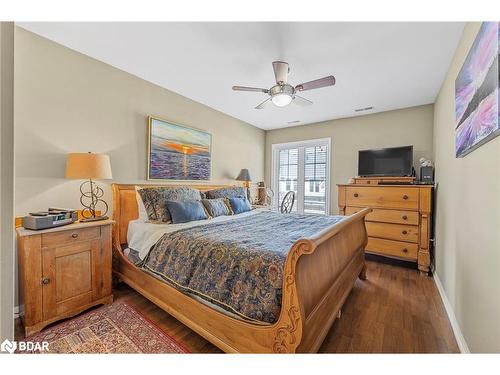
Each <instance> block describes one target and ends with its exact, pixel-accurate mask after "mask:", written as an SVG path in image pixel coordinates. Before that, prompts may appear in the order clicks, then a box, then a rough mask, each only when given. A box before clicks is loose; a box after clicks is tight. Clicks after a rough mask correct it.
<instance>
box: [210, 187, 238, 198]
mask: <svg viewBox="0 0 500 375" xmlns="http://www.w3.org/2000/svg"><path fill="white" fill-rule="evenodd" d="M205 195H206V197H207V198H208V199H216V198H234V197H246V196H247V190H246V189H245V188H244V187H241V186H232V187H227V188H220V189H214V190H209V191H206V192H205Z"/></svg>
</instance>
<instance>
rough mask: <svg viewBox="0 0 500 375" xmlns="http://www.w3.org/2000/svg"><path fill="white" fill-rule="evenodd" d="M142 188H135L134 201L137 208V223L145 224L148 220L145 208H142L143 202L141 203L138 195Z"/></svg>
mask: <svg viewBox="0 0 500 375" xmlns="http://www.w3.org/2000/svg"><path fill="white" fill-rule="evenodd" d="M141 189H142V188H141V187H140V186H136V187H135V199H136V200H137V207H139V218H138V219H137V220H138V221H144V222H147V221H148V220H149V217H148V213H147V211H146V207H145V206H144V202H143V201H142V198H141V195H140V194H139V190H141Z"/></svg>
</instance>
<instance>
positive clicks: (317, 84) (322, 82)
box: [295, 76, 335, 91]
mask: <svg viewBox="0 0 500 375" xmlns="http://www.w3.org/2000/svg"><path fill="white" fill-rule="evenodd" d="M333 85H335V77H334V76H328V77H323V78H320V79H315V80H314V81H309V82H304V83H301V84H300V85H297V86H295V91H306V90H313V89H319V88H321V87H326V86H333Z"/></svg>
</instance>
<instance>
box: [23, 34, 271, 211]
mask: <svg viewBox="0 0 500 375" xmlns="http://www.w3.org/2000/svg"><path fill="white" fill-rule="evenodd" d="M15 58H16V60H15V116H16V122H15V129H16V143H15V148H16V159H17V162H16V170H15V173H16V200H15V212H16V215H24V214H26V213H27V212H30V211H36V210H41V209H47V207H48V206H62V207H79V191H78V185H79V183H80V182H78V181H67V180H65V179H64V167H65V154H66V153H68V152H86V151H92V152H105V153H108V154H109V155H110V157H111V164H112V169H113V176H114V181H116V182H132V183H133V182H141V181H144V180H145V178H146V164H147V151H146V147H147V138H146V116H147V115H155V116H159V117H162V118H165V119H168V120H171V121H174V122H177V123H180V124H185V125H189V126H192V127H195V128H199V129H203V130H206V131H208V132H210V133H211V134H212V181H213V182H233V179H234V177H235V176H236V175H237V174H238V172H239V170H240V169H241V168H248V169H249V170H250V173H251V175H252V178H253V179H254V180H255V181H259V180H262V179H263V174H264V173H263V170H264V136H265V135H264V131H263V130H260V129H258V128H256V127H254V126H251V125H248V124H246V123H244V122H242V121H239V120H237V119H235V118H232V117H229V116H227V115H225V114H223V113H221V112H218V111H215V110H213V109H211V108H209V107H206V106H204V105H202V104H199V103H197V102H194V101H192V100H190V99H187V98H185V97H183V96H180V95H178V94H175V93H173V92H171V91H168V90H166V89H163V88H161V87H159V86H156V85H154V84H151V83H149V82H146V81H144V80H142V79H140V78H137V77H135V76H133V75H130V74H128V73H125V72H123V71H121V70H118V69H116V68H113V67H111V66H109V65H107V64H104V63H102V62H99V61H97V60H94V59H92V58H89V57H88V56H85V55H83V54H80V53H77V52H75V51H72V50H70V49H68V48H65V47H63V46H61V45H58V44H56V43H53V42H51V41H49V40H47V39H44V38H42V37H39V36H37V35H35V34H32V33H30V32H28V31H26V30H23V29H21V28H16V48H15ZM165 74H169V72H165ZM170 74H175V73H170ZM106 186H108V185H106ZM105 198H106V200H107V201H108V202H110V199H111V194H110V190H109V188H108V187H107V188H106V190H105Z"/></svg>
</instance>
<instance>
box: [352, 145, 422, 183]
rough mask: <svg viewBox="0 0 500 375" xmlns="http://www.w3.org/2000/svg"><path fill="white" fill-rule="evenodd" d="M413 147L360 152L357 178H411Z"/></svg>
mask: <svg viewBox="0 0 500 375" xmlns="http://www.w3.org/2000/svg"><path fill="white" fill-rule="evenodd" d="M412 166H413V146H404V147H392V148H381V149H378V150H362V151H359V155H358V175H359V176H362V177H363V176H411V174H412Z"/></svg>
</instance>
